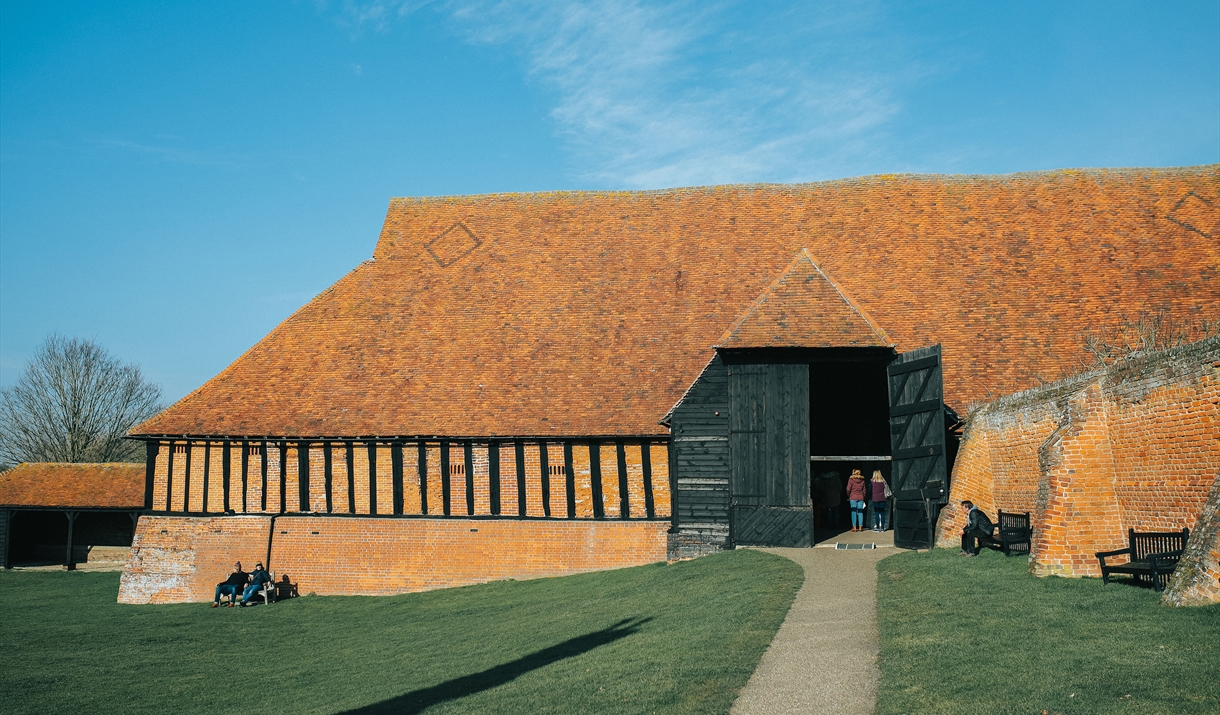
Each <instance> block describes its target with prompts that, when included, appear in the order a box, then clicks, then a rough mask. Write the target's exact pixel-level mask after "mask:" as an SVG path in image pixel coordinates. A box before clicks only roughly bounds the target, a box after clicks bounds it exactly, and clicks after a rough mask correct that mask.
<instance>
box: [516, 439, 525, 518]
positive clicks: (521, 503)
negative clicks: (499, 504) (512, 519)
mask: <svg viewBox="0 0 1220 715" xmlns="http://www.w3.org/2000/svg"><path fill="white" fill-rule="evenodd" d="M513 451H514V452H515V456H516V457H517V516H526V514H527V512H526V504H525V443H524V442H521V441H517V442H513Z"/></svg>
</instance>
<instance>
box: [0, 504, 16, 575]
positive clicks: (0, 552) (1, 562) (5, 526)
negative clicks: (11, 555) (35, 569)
mask: <svg viewBox="0 0 1220 715" xmlns="http://www.w3.org/2000/svg"><path fill="white" fill-rule="evenodd" d="M12 520H13V512H12V510H11V509H0V537H3V539H4V540H3V541H0V566H2V567H4V568H6V569H8V568H12V566H10V565H9V562H8V537H9V524H10V523H11V522H12Z"/></svg>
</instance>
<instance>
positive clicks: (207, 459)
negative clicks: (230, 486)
mask: <svg viewBox="0 0 1220 715" xmlns="http://www.w3.org/2000/svg"><path fill="white" fill-rule="evenodd" d="M211 471H212V441H211V440H204V442H203V504H202V511H203V513H204V514H206V513H208V478H209V477H210V476H211Z"/></svg>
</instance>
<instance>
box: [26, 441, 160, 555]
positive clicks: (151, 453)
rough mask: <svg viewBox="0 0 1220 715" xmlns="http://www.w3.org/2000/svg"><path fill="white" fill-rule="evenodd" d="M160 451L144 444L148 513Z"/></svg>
mask: <svg viewBox="0 0 1220 715" xmlns="http://www.w3.org/2000/svg"><path fill="white" fill-rule="evenodd" d="M160 451H161V443H160V442H153V441H148V442H145V443H144V508H145V509H146V510H148V511H152V508H153V485H154V484H155V483H156V479H157V453H158V452H160ZM6 543H7V542H6ZM6 568H7V567H6Z"/></svg>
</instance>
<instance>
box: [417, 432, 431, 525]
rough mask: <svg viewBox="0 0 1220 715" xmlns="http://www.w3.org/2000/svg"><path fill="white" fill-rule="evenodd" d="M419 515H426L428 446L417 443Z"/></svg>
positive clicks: (421, 442) (424, 443) (423, 443)
mask: <svg viewBox="0 0 1220 715" xmlns="http://www.w3.org/2000/svg"><path fill="white" fill-rule="evenodd" d="M416 471H417V472H418V473H419V513H420V514H424V515H425V516H426V515H427V514H428V444H427V442H423V441H420V443H419V467H418V468H417V470H416Z"/></svg>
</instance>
